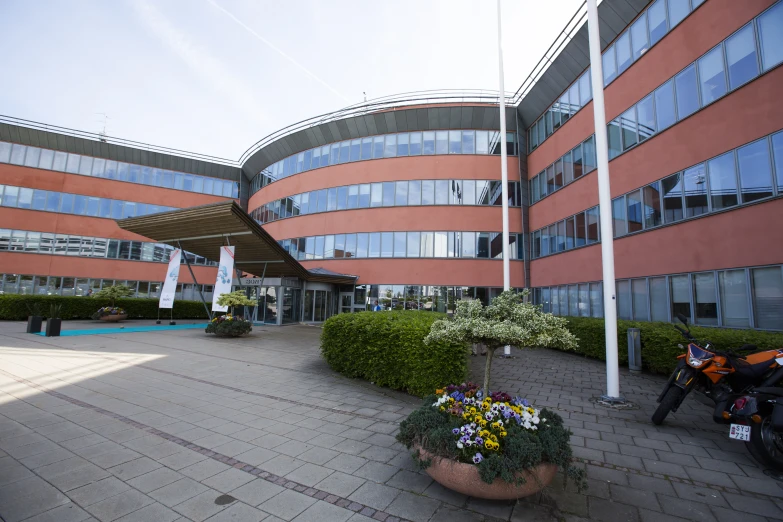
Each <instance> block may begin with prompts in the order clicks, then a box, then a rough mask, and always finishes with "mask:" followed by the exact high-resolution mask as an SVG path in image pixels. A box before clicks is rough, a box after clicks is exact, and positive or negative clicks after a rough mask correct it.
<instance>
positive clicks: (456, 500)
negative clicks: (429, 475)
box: [423, 482, 468, 506]
mask: <svg viewBox="0 0 783 522" xmlns="http://www.w3.org/2000/svg"><path fill="white" fill-rule="evenodd" d="M423 495H424V496H425V497H430V498H434V499H437V500H441V501H443V502H445V503H446V504H451V505H452V506H464V505H465V504H466V503H467V501H468V497H467V496H466V495H463V494H462V493H457V492H456V491H453V490H451V489H448V488H445V487H443V486H441V485H440V484H438V483H437V482H433V483H432V484H430V487H428V488H427V489H426V490H425V491H424V493H423Z"/></svg>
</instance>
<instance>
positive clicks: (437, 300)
mask: <svg viewBox="0 0 783 522" xmlns="http://www.w3.org/2000/svg"><path fill="white" fill-rule="evenodd" d="M513 290H516V291H517V292H520V291H521V290H522V289H521V288H515V289H513ZM502 292H503V289H502V288H496V287H481V286H422V285H356V287H355V290H354V308H356V305H359V307H358V308H359V310H361V309H365V308H366V309H367V310H372V309H373V307H374V306H375V304H376V303H378V305H380V306H381V308H383V309H384V310H422V311H426V312H441V313H450V312H453V311H454V310H455V309H456V307H457V301H462V300H465V299H478V300H479V301H481V302H482V303H483V304H484V305H485V306H486V305H488V304H489V302H490V301H491V300H492V299H494V298H495V297H497V296H499V295H500V294H501V293H502Z"/></svg>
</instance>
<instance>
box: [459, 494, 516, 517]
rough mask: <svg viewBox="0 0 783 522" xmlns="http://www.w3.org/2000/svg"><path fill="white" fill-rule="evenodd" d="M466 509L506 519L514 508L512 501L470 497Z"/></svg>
mask: <svg viewBox="0 0 783 522" xmlns="http://www.w3.org/2000/svg"><path fill="white" fill-rule="evenodd" d="M467 507H468V509H470V510H472V511H477V512H479V513H482V514H484V515H487V516H490V517H495V518H502V519H504V520H505V519H508V518H509V517H510V516H511V513H512V511H513V509H514V502H513V501H502V500H484V499H479V498H471V499H470V500H468V506H467Z"/></svg>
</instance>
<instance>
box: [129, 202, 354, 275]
mask: <svg viewBox="0 0 783 522" xmlns="http://www.w3.org/2000/svg"><path fill="white" fill-rule="evenodd" d="M117 225H119V227H120V228H122V229H124V230H128V231H130V232H134V233H136V234H139V235H141V236H144V237H148V238H150V239H152V240H154V241H157V242H159V243H167V244H170V245H173V246H177V247H178V246H179V245H182V249H183V250H186V251H188V252H192V253H194V254H197V255H200V256H202V257H204V258H206V259H211V260H216V258H217V257H218V255H219V252H220V247H221V246H223V245H226V244H230V245H232V246H235V247H236V249H235V252H234V263H235V265H236V268H237V269H239V270H241V271H243V272H248V273H250V274H253V275H255V276H259V277H260V276H262V275H265V276H266V277H298V278H299V279H303V280H306V281H318V282H322V283H335V284H354V283H355V282H356V279H357V277H356V276H352V275H344V274H335V273H333V272H328V271H323V270H318V269H315V270H314V271H313V272H310V271H309V270H307V269H306V268H305V267H303V266H302V265H301V264H300V263H299V261H297V260H296V259H294V258H293V257H291V255H290V254H288V252H286V251H285V250H284V249H283V247H281V246H280V245H279V244H278V243H277V241H275V239H274V238H273V237H272V236H271V235H269V233H268V232H267V231H266V230H264V229H263V228H262V227H261V225H259V224H258V223H256V221H255V220H254V219H253V218H251V217H250V216H249V215H247V213H246V212H245V211H244V210H242V208H241V207H240V206H239V205H238V204H237V203H236V202H235V201H233V200H232V201H226V202H221V203H215V204H211V205H202V206H199V207H190V208H184V209H179V210H173V211H171V212H161V213H159V214H150V215H148V216H142V217H135V218H128V219H120V220H117ZM265 266H266V272H264V267H265Z"/></svg>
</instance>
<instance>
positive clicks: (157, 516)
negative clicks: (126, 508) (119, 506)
mask: <svg viewBox="0 0 783 522" xmlns="http://www.w3.org/2000/svg"><path fill="white" fill-rule="evenodd" d="M178 518H180V515H179V513H177V512H176V511H174V510H172V509H169V508H167V507H166V506H164V505H163V504H161V503H159V502H155V503H153V504H149V505H147V506H144V507H143V508H141V509H139V510H136V511H133V512H132V513H128V514H127V515H125V516H124V517H122V518H119V519H117V520H116V522H153V521H154V522H173V521H174V520H177V519H178Z"/></svg>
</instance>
